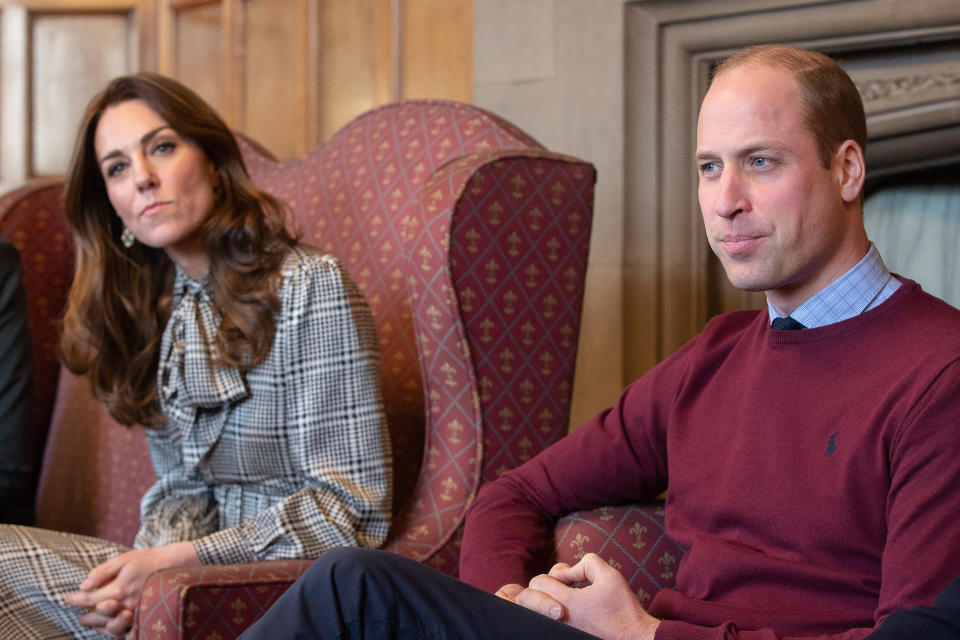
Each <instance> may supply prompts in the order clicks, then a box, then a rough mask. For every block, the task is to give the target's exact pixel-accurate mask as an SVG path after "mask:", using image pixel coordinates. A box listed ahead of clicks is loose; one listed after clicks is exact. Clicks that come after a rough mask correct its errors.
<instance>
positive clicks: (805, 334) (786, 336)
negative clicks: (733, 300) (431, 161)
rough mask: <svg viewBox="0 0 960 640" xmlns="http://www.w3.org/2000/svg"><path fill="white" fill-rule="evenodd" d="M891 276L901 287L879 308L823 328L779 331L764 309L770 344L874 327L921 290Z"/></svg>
mask: <svg viewBox="0 0 960 640" xmlns="http://www.w3.org/2000/svg"><path fill="white" fill-rule="evenodd" d="M891 275H892V276H893V277H894V278H897V279H898V280H899V281H900V287H899V288H898V289H897V290H896V291H894V292H893V295H891V296H890V297H889V298H887V299H886V300H885V301H884V302H883V303H882V304H880V305H879V306H877V307H875V308H873V309H870V310H868V311H864V312H863V313H861V314H859V315H856V316H854V317H852V318H847V319H846V320H841V321H840V322H834V323H832V324H828V325H824V326H822V327H813V328H810V329H802V330H799V331H777V330H776V329H772V328H770V322H769V321H768V319H767V316H768V315H769V314H768V313H767V310H766V309H762V310H761V313H760V319H759V321H761V322H762V324H763V327H764V330H765V331H767V334H768V338H769V342H770V344H806V343H809V342H815V341H817V340H824V339H828V338H833V337H836V336H839V335H843V334H846V333H850V332H852V331H857V330H860V329H862V328H863V326H864V325H872V324H874V323H877V322H880V321H881V320H882V317H883V316H884V315H887V314H889V313H892V312H893V310H894V308H895V307H898V306H900V304H901V303H902V302H903V300H904V299H905V298H906V297H907V296H909V295H911V294H913V293H914V292H916V291H918V290H919V289H920V286H919V285H918V284H917V283H916V282H915V281H913V280H911V279H909V278H904V277H902V276H898V275H897V274H891Z"/></svg>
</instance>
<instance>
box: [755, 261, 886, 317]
mask: <svg viewBox="0 0 960 640" xmlns="http://www.w3.org/2000/svg"><path fill="white" fill-rule="evenodd" d="M894 283H895V286H891V285H894ZM899 284H900V283H899V281H898V280H897V279H896V278H894V277H893V276H892V275H890V271H889V270H887V267H886V265H885V264H883V259H882V258H881V257H880V252H879V251H877V248H876V246H874V244H873V243H872V242H871V243H870V249H869V250H868V251H867V255H865V256H864V257H863V259H862V260H860V262H858V263H857V264H856V265H855V266H854V267H853V268H852V269H850V270H849V271H847V272H846V273H845V274H843V275H842V276H840V277H839V278H837V279H836V280H834V281H833V282H831V283H830V284H829V285H828V286H827V287H825V288H824V289H821V290H820V291H819V292H818V293H816V294H815V295H814V296H813V297H811V298H809V299H808V300H807V301H806V302H804V303H803V304H801V305H800V306H799V307H797V308H796V309H795V310H794V312H793V313H791V314H790V316H791V317H792V318H793V319H794V320H796V321H797V322H799V323H801V324H802V325H803V326H805V327H807V328H808V329H812V328H814V327H823V326H826V325H828V324H833V323H835V322H841V321H843V320H848V319H850V318H853V317H854V316H858V315H860V314H861V313H863V312H864V311H866V310H867V309H871V308H873V307H875V306H877V305H878V304H880V303H881V302H883V300H886V299H887V298H888V297H889V296H890V294H891V293H893V291H895V290H896V288H897V286H899ZM881 294H882V295H881ZM767 312H768V313H769V315H770V321H771V322H772V321H773V319H774V318H777V317H780V313H779V312H778V311H777V310H776V309H774V307H773V305H772V304H770V300H769V298H768V299H767Z"/></svg>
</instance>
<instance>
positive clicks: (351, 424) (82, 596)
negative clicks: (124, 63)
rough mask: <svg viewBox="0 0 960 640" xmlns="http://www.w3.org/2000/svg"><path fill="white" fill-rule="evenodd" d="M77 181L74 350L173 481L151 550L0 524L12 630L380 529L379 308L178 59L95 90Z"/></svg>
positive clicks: (73, 191)
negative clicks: (176, 70) (154, 575)
mask: <svg viewBox="0 0 960 640" xmlns="http://www.w3.org/2000/svg"><path fill="white" fill-rule="evenodd" d="M65 201H66V212H67V218H68V220H69V223H70V225H71V228H72V229H73V232H74V242H75V246H76V272H75V274H74V280H73V285H72V287H71V290H70V294H69V297H68V302H67V310H66V313H65V317H64V326H63V335H62V339H61V352H62V357H63V361H64V363H65V365H66V366H67V367H69V368H70V369H71V370H72V371H74V372H77V373H83V374H86V375H87V376H88V378H89V380H90V382H91V385H92V388H93V392H94V394H95V395H96V396H97V397H98V398H99V399H100V400H101V401H103V402H104V403H105V404H106V406H107V407H108V409H109V410H110V413H111V415H112V416H113V417H114V418H115V419H116V420H118V421H119V422H121V423H124V424H128V425H129V424H134V423H140V424H143V425H145V426H146V427H148V428H147V440H148V445H149V448H150V455H151V459H152V461H153V465H154V467H155V470H156V473H157V482H156V484H155V485H153V487H151V488H150V489H149V490H148V491H147V493H146V494H145V495H144V497H143V501H142V503H141V518H142V525H141V528H140V531H139V533H138V534H137V538H136V542H135V544H134V550H128V549H126V548H124V547H122V546H120V545H117V544H114V543H111V542H107V541H103V540H97V539H93V538H85V537H80V536H74V535H69V534H62V533H56V532H50V531H43V530H39V529H30V528H22V527H0V637H2V638H23V637H44V638H51V637H96V636H97V633H96V632H98V631H99V632H102V633H105V634H107V635H110V636H112V637H122V636H123V635H124V634H127V633H128V631H129V629H130V625H131V624H132V620H133V614H132V609H133V608H134V607H135V606H136V603H137V600H138V598H139V595H140V589H141V588H142V586H143V582H144V580H145V578H146V576H147V575H148V574H149V573H150V572H151V571H155V570H157V569H161V568H165V567H173V566H184V565H190V564H197V563H204V564H208V563H234V562H244V561H251V560H267V559H274V558H294V557H314V556H317V555H319V554H321V553H322V552H323V551H325V550H327V549H330V548H332V547H336V546H344V545H359V546H367V547H376V546H379V545H380V544H381V543H382V542H383V540H384V539H385V537H386V533H387V528H388V524H389V523H388V518H389V514H390V478H391V473H390V459H389V444H388V436H387V432H386V427H385V422H384V416H383V411H382V408H381V403H380V391H379V388H378V384H377V379H378V370H377V368H378V363H377V353H376V336H375V331H374V328H373V322H372V318H371V317H370V314H369V311H368V309H367V308H366V306H365V304H364V302H363V298H362V295H361V294H360V293H359V291H358V290H357V288H356V286H355V285H354V283H353V281H352V280H351V279H350V277H349V276H348V275H347V273H346V271H345V270H344V268H343V266H342V265H340V263H339V262H337V261H336V260H335V259H334V258H331V257H329V256H325V255H322V254H321V253H320V252H318V251H317V250H315V249H313V248H310V247H307V246H303V245H298V244H297V243H296V242H295V240H294V239H293V238H292V237H291V235H290V234H289V233H288V231H287V229H286V226H285V223H284V215H283V209H282V207H281V206H280V204H279V203H278V202H277V201H276V200H275V199H274V198H272V197H271V196H269V195H268V194H266V193H264V192H262V191H260V190H259V189H257V188H256V187H255V186H254V185H253V184H252V183H251V181H250V179H249V177H248V176H247V173H246V170H245V168H244V165H243V161H242V158H241V156H240V152H239V149H238V147H237V144H236V142H235V140H234V138H233V136H232V135H231V133H230V131H229V130H228V129H227V127H226V125H225V124H224V123H223V121H222V120H221V119H220V118H219V117H218V116H217V115H216V114H215V113H214V112H213V110H212V109H211V108H210V107H209V106H208V105H206V104H205V103H204V102H203V101H202V100H201V99H200V98H199V97H197V96H196V95H195V94H194V93H193V92H191V91H190V90H189V89H187V88H185V87H183V86H182V85H180V84H178V83H177V82H175V81H173V80H170V79H167V78H164V77H161V76H157V75H153V74H145V73H142V74H137V75H134V76H129V77H123V78H118V79H116V80H114V81H113V82H111V83H110V84H109V85H108V86H107V87H106V88H105V89H104V91H103V92H102V93H101V94H99V95H98V96H96V97H95V98H94V99H93V101H92V102H91V104H90V105H89V107H88V109H87V113H86V116H85V119H84V121H83V125H82V126H81V129H80V133H79V136H78V139H77V143H76V148H75V150H74V155H73V160H72V163H71V167H70V171H69V175H68V180H67V189H66V198H65ZM38 587H39V588H38ZM78 616H79V617H78Z"/></svg>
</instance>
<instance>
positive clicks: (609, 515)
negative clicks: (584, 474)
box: [553, 503, 685, 607]
mask: <svg viewBox="0 0 960 640" xmlns="http://www.w3.org/2000/svg"><path fill="white" fill-rule="evenodd" d="M664 517H665V513H664V509H663V503H653V504H631V505H620V506H612V507H601V508H599V509H595V510H593V511H577V512H574V513H570V514H568V515H566V516H564V517H563V518H561V519H560V520H559V522H558V523H557V526H556V528H555V529H554V536H553V537H554V545H555V548H556V553H557V560H558V561H560V562H566V563H567V564H571V565H572V564H574V563H576V562H577V561H578V560H579V559H580V558H582V557H583V556H584V555H585V554H587V553H591V552H592V553H596V554H597V555H599V556H600V557H601V558H603V559H604V560H606V561H607V562H608V563H609V564H610V565H612V566H613V567H616V569H617V570H619V571H620V573H622V574H623V575H624V577H625V578H626V579H627V582H628V583H629V584H630V588H631V589H632V590H633V593H634V595H635V596H636V597H637V599H638V600H639V601H640V604H642V605H643V606H644V607H647V606H648V605H649V604H650V600H651V599H652V598H653V596H654V595H655V594H656V593H657V591H659V590H660V589H670V588H673V586H674V585H675V584H676V570H677V564H678V563H679V562H680V558H681V557H683V554H684V552H685V550H684V548H683V547H681V546H680V545H679V544H677V543H676V542H674V541H673V540H671V539H670V538H669V537H668V536H667V534H666V529H665V525H664Z"/></svg>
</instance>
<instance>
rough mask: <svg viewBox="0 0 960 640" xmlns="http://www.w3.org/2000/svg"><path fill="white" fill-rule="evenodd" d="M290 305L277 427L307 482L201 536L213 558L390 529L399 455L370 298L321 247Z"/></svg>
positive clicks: (294, 286) (286, 304) (266, 554)
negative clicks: (240, 520) (394, 457)
mask: <svg viewBox="0 0 960 640" xmlns="http://www.w3.org/2000/svg"><path fill="white" fill-rule="evenodd" d="M281 309H282V310H281V314H282V319H281V322H280V323H279V325H278V331H277V336H276V338H275V341H274V345H273V350H275V351H276V353H275V356H276V358H277V362H278V363H279V367H278V368H279V370H280V371H281V373H280V375H281V378H282V384H281V385H280V387H279V388H280V393H282V397H280V398H278V399H277V401H278V402H280V403H281V404H282V406H283V421H282V422H283V423H282V424H279V425H276V427H277V430H278V431H279V432H280V435H279V436H278V437H279V438H280V439H281V440H283V441H285V442H286V443H287V444H286V446H287V448H288V450H289V451H290V452H291V456H292V459H293V464H294V466H295V467H296V470H295V472H296V474H297V476H298V477H299V478H302V479H303V485H304V486H303V488H302V489H300V490H298V491H296V492H295V493H293V494H292V495H288V496H287V497H286V498H284V499H283V500H281V501H280V502H278V503H277V504H275V505H273V506H272V507H270V508H267V509H265V510H264V511H262V512H261V513H259V514H258V515H257V516H256V517H254V518H252V519H250V520H248V521H246V522H245V523H244V524H242V525H240V526H237V527H232V528H228V529H224V530H221V531H218V532H216V533H214V534H212V535H209V536H206V537H204V538H201V539H199V540H196V541H195V542H194V544H195V546H196V549H197V554H198V556H199V557H200V559H201V561H202V562H204V563H231V562H241V561H250V560H267V559H276V558H294V557H316V556H318V555H319V554H321V553H322V552H324V551H326V550H328V549H330V548H333V547H337V546H364V547H377V546H380V545H381V544H382V543H383V541H384V540H385V539H386V535H387V530H388V527H389V523H390V513H391V502H390V500H391V490H392V487H391V482H392V464H391V456H390V444H389V435H388V432H387V427H386V419H385V416H384V412H383V406H382V400H381V392H380V384H379V356H378V352H377V341H376V331H375V328H374V324H373V318H372V316H371V315H370V311H369V309H368V308H367V305H366V302H365V301H364V299H363V296H362V294H361V293H360V291H359V290H358V289H357V286H356V284H355V283H354V282H353V280H352V279H351V278H350V276H349V274H348V273H347V272H346V269H345V268H344V267H343V266H342V265H341V264H340V263H339V262H337V261H336V260H334V259H332V258H329V257H317V256H314V257H312V258H310V259H307V260H305V261H304V263H303V264H302V265H301V269H300V270H299V271H298V273H297V274H295V276H294V277H291V278H290V279H289V281H288V282H287V284H286V285H285V286H284V288H283V290H282V291H281ZM256 393H257V392H256V388H254V389H253V395H254V398H251V400H253V399H255V397H256Z"/></svg>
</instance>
